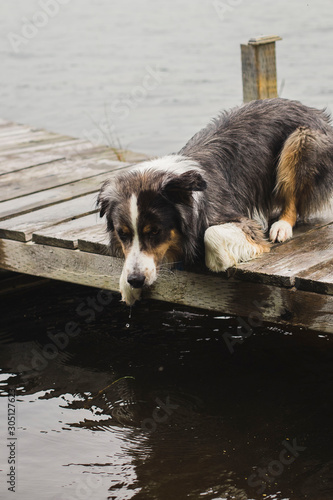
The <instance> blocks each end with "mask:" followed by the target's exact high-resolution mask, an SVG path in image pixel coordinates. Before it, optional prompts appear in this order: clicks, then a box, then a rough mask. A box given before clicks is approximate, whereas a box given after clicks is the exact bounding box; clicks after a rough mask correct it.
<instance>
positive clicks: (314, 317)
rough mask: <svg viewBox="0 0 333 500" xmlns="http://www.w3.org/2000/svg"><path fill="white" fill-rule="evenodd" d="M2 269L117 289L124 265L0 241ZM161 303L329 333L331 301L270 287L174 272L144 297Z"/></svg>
mask: <svg viewBox="0 0 333 500" xmlns="http://www.w3.org/2000/svg"><path fill="white" fill-rule="evenodd" d="M0 262H1V266H2V267H3V268H4V269H8V270H11V271H18V270H19V271H20V272H23V273H26V274H32V275H36V276H41V277H46V278H52V279H58V280H63V281H69V282H72V283H80V284H82V285H88V286H94V287H97V288H105V289H108V290H118V289H119V285H118V281H119V276H120V274H121V270H122V265H123V261H122V260H121V259H116V258H112V257H108V256H103V255H96V254H92V253H88V252H81V251H80V250H68V249H64V248H56V247H49V246H45V245H36V244H34V243H21V242H18V241H11V240H4V239H2V240H0ZM144 294H145V296H146V297H150V298H154V299H159V300H164V301H166V302H173V303H179V304H183V305H188V306H193V307H199V308H204V309H209V310H213V311H221V312H223V313H227V314H233V315H239V316H243V317H245V318H246V319H245V321H246V322H247V324H248V325H249V326H250V327H251V326H255V325H258V324H260V323H261V322H263V321H269V322H275V323H279V324H283V325H288V324H293V325H297V326H303V327H306V328H309V329H312V330H318V331H321V332H326V333H333V297H332V296H330V295H320V294H316V293H312V292H307V291H302V290H296V289H285V288H278V287H274V286H270V285H262V284H252V283H244V282H240V281H237V280H227V279H225V278H223V277H221V276H219V275H212V274H210V273H207V274H202V275H201V274H200V275H198V274H195V273H188V272H180V271H174V272H173V273H172V274H170V276H169V277H161V278H160V279H159V280H158V282H157V283H156V284H155V285H154V286H153V287H151V288H150V289H148V290H147V291H145V292H144Z"/></svg>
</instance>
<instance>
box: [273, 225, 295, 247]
mask: <svg viewBox="0 0 333 500" xmlns="http://www.w3.org/2000/svg"><path fill="white" fill-rule="evenodd" d="M292 236H293V228H292V226H291V224H289V222H287V221H285V220H283V219H281V220H278V221H277V222H274V224H272V226H271V229H270V231H269V239H270V240H271V241H273V242H274V241H278V242H279V243H283V242H284V241H287V240H290V238H292Z"/></svg>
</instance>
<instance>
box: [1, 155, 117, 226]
mask: <svg viewBox="0 0 333 500" xmlns="http://www.w3.org/2000/svg"><path fill="white" fill-rule="evenodd" d="M124 166H126V163H125V164H123V163H122V164H121V166H120V167H117V168H114V169H113V170H112V171H111V172H106V173H103V174H98V175H94V176H93V177H88V178H87V179H82V180H79V181H74V182H70V183H69V184H64V185H62V186H58V187H55V188H50V189H47V190H42V191H38V192H37V193H32V194H28V195H26V196H21V197H19V198H14V199H12V200H7V201H3V202H0V221H1V220H6V219H10V218H11V217H15V216H16V215H23V214H25V213H28V212H32V211H33V210H39V209H41V208H45V207H48V206H51V205H54V204H55V203H59V202H61V201H67V200H71V199H73V198H76V197H78V196H82V195H84V194H89V193H93V192H96V193H97V192H98V190H99V189H100V187H101V185H102V183H103V182H104V181H105V180H106V179H109V178H110V177H111V176H112V175H113V174H115V173H116V171H118V170H119V169H121V168H124Z"/></svg>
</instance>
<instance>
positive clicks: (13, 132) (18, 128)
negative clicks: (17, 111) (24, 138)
mask: <svg viewBox="0 0 333 500" xmlns="http://www.w3.org/2000/svg"><path fill="white" fill-rule="evenodd" d="M29 131H31V127H29V126H27V125H18V124H15V123H12V124H11V125H8V126H7V127H5V126H4V125H3V126H2V127H0V141H2V140H3V138H6V137H13V136H15V137H18V136H21V135H22V134H26V133H27V132H29Z"/></svg>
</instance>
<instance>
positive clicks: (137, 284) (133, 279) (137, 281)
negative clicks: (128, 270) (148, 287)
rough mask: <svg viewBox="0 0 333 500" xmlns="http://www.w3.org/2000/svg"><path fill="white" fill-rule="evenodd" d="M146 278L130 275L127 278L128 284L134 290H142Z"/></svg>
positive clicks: (139, 275)
mask: <svg viewBox="0 0 333 500" xmlns="http://www.w3.org/2000/svg"><path fill="white" fill-rule="evenodd" d="M145 280H146V277H145V276H144V275H143V274H130V275H129V276H128V278H127V281H128V283H129V284H130V285H131V286H132V287H133V288H142V287H143V285H144V282H145Z"/></svg>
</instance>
